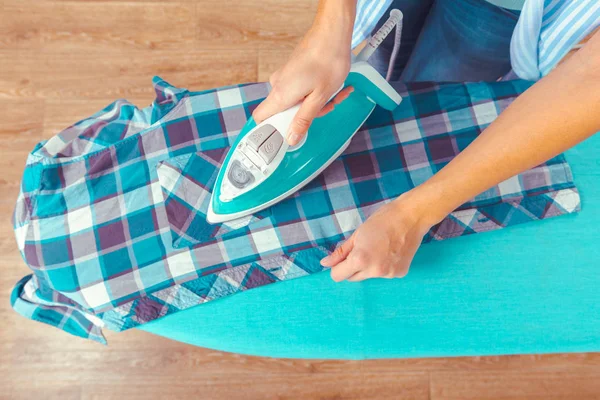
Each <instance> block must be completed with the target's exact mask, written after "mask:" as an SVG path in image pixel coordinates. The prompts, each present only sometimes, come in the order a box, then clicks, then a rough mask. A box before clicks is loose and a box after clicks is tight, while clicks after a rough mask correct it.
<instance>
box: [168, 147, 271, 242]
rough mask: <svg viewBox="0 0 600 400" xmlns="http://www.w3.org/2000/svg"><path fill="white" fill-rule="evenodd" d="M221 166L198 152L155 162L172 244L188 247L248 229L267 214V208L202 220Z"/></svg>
mask: <svg viewBox="0 0 600 400" xmlns="http://www.w3.org/2000/svg"><path fill="white" fill-rule="evenodd" d="M220 167H221V165H220V163H218V162H216V161H215V160H214V159H213V158H211V157H209V156H207V155H205V154H203V153H202V152H198V153H191V154H185V155H182V156H178V157H174V158H169V159H167V160H164V161H162V162H160V163H159V164H158V165H157V175H158V180H159V183H160V186H161V189H162V194H163V199H164V204H165V210H166V213H167V219H168V220H169V225H170V228H171V234H172V238H173V243H172V244H173V247H175V248H181V247H190V246H194V245H197V244H200V243H203V242H207V241H209V240H212V239H216V238H218V237H221V236H224V235H226V234H228V233H231V232H234V231H236V233H238V232H237V231H239V230H241V229H249V226H250V225H251V224H253V223H254V222H258V221H260V220H263V219H265V218H267V217H269V216H270V215H271V211H270V209H266V210H263V211H261V212H258V213H255V214H253V215H249V216H246V217H242V218H239V219H235V220H232V221H228V222H224V223H219V224H210V223H208V221H207V220H206V215H207V213H208V208H209V205H210V198H211V195H212V191H213V186H214V184H215V181H216V180H217V175H218V173H219V169H220Z"/></svg>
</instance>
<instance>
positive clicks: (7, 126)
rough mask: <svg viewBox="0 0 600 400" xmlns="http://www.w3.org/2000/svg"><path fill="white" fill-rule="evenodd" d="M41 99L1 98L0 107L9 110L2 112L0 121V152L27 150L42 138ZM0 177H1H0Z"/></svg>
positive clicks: (43, 104)
mask: <svg viewBox="0 0 600 400" xmlns="http://www.w3.org/2000/svg"><path fill="white" fill-rule="evenodd" d="M44 108H45V101H44V100H43V99H31V100H23V99H11V100H8V99H2V98H0V109H1V110H10V111H9V112H3V113H2V120H1V121H0V152H1V153H4V152H6V151H19V152H29V151H30V150H31V149H32V148H33V146H35V144H36V143H38V142H39V141H40V140H42V131H43V128H44ZM0 179H1V178H0Z"/></svg>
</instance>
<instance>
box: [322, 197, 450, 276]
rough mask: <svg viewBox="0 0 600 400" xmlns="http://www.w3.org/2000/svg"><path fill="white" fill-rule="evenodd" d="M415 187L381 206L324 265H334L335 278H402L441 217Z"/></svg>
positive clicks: (332, 272) (324, 260) (326, 259)
mask: <svg viewBox="0 0 600 400" xmlns="http://www.w3.org/2000/svg"><path fill="white" fill-rule="evenodd" d="M415 190H417V189H414V190H413V191H410V192H407V193H405V194H403V195H402V196H400V197H399V198H398V199H396V200H394V201H393V202H391V203H388V204H386V205H385V206H383V207H381V208H380V209H379V210H377V212H376V213H375V214H373V215H372V216H371V217H370V218H369V219H367V221H366V222H365V223H364V224H362V225H361V226H360V227H359V228H358V229H357V230H356V231H355V232H354V234H352V236H350V238H349V239H348V240H347V241H346V242H344V243H343V244H342V245H341V246H339V247H338V248H337V249H336V250H335V251H334V252H333V253H332V254H331V255H329V256H327V257H325V258H324V259H323V260H321V265H323V266H325V267H331V278H332V279H333V280H334V281H337V282H339V281H343V280H345V279H347V280H348V281H352V282H355V281H362V280H364V279H369V278H401V277H403V276H405V275H406V274H407V273H408V269H409V267H410V263H411V262H412V259H413V257H414V255H415V253H416V251H417V249H418V248H419V246H420V245H421V241H422V239H423V236H424V235H425V234H426V233H427V231H429V229H430V228H431V227H432V226H433V225H435V224H436V223H437V222H439V220H441V218H439V219H434V218H431V217H432V214H433V213H429V212H428V210H427V208H426V207H422V204H423V202H421V201H420V200H418V195H417V194H415V193H414V192H415Z"/></svg>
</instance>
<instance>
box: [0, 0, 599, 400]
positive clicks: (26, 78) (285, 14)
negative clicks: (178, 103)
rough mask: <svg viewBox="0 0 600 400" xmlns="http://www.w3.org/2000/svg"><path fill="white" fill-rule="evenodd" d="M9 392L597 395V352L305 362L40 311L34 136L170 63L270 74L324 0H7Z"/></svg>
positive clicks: (2, 211)
mask: <svg viewBox="0 0 600 400" xmlns="http://www.w3.org/2000/svg"><path fill="white" fill-rule="evenodd" d="M0 7H1V8H0V171H2V174H0V199H1V200H0V221H1V222H0V266H1V267H2V272H1V273H0V293H2V298H1V299H0V300H1V301H0V398H3V399H4V398H5V399H34V398H40V399H53V398H56V399H80V398H81V399H96V398H97V399H111V398H114V399H130V398H131V399H137V398H140V399H142V398H144V399H153V398H157V399H159V398H160V399H162V398H177V399H186V398H202V399H244V400H251V399H261V400H262V399H274V398H276V399H378V400H383V399H435V400H441V399H477V400H481V399H592V398H600V354H573V355H548V356H510V357H474V358H455V359H444V358H440V359H416V360H383V361H366V362H353V361H326V360H322V361H298V360H282V359H266V358H258V357H246V356H240V355H235V354H226V353H221V352H218V351H212V350H207V349H201V348H194V347H192V346H188V345H184V344H180V343H176V342H173V341H170V340H167V339H163V338H160V337H155V336H153V335H151V334H148V333H145V332H140V331H136V330H132V331H128V332H125V333H122V334H118V335H116V334H110V332H109V333H108V335H107V336H108V339H109V342H110V343H111V344H110V346H109V347H103V346H100V345H98V344H95V343H92V342H88V341H84V340H79V339H76V338H73V337H71V336H69V335H67V334H65V333H63V332H60V331H58V330H56V329H53V328H50V327H46V326H44V325H42V324H38V323H34V322H31V321H28V320H26V319H24V318H22V317H20V316H18V315H17V314H16V313H14V312H13V311H12V310H11V309H10V307H9V302H8V294H9V292H10V290H11V288H12V286H13V284H14V283H15V282H16V281H17V280H18V279H19V278H21V277H22V276H24V275H25V274H26V273H27V272H28V271H27V269H26V267H25V265H24V263H23V262H22V260H21V258H20V256H19V254H18V251H17V248H16V244H15V241H14V237H13V234H12V230H11V226H10V213H11V211H12V206H13V203H14V200H15V198H16V195H17V190H18V182H19V179H20V174H21V171H22V168H23V165H24V162H25V158H26V155H27V153H28V151H30V150H31V149H32V148H33V146H34V145H35V143H37V142H38V141H40V140H42V139H44V138H48V137H50V136H51V135H53V134H55V133H56V132H57V131H58V130H60V129H62V128H64V127H66V126H67V125H69V124H71V123H73V122H75V121H77V120H79V119H81V118H83V117H86V116H89V115H90V114H92V113H93V112H95V111H97V110H99V109H100V108H102V107H103V106H105V105H106V104H108V103H110V102H112V101H113V100H115V99H116V98H120V97H124V98H127V99H130V100H132V101H134V102H135V103H136V104H138V105H139V106H146V105H147V104H149V103H150V102H151V101H152V99H153V94H152V87H151V84H150V79H151V78H152V76H153V75H160V76H161V77H163V78H164V79H166V80H167V81H169V82H171V83H172V84H174V85H176V86H182V87H187V88H190V89H193V90H199V89H203V88H211V87H215V86H221V85H227V84H233V83H239V82H249V81H257V80H266V79H267V78H268V76H269V74H270V72H272V71H273V70H274V68H276V66H277V65H279V64H280V63H281V62H283V61H284V59H285V57H286V56H287V55H288V54H289V52H290V51H291V49H292V48H293V46H294V44H295V43H297V41H298V39H299V38H300V36H301V35H302V33H303V32H304V31H305V29H306V28H307V27H308V26H309V24H310V22H311V19H312V16H313V14H314V12H315V9H316V0H243V1H241V0H237V1H234V0H189V1H168V0H156V1H151V0H148V1H137V0H130V1H126V2H125V1H123V2H120V1H85V0H79V1H62V0H53V1H47V0H0Z"/></svg>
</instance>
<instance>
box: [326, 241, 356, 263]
mask: <svg viewBox="0 0 600 400" xmlns="http://www.w3.org/2000/svg"><path fill="white" fill-rule="evenodd" d="M353 247H354V235H352V236H350V238H348V240H346V241H345V242H344V243H342V244H341V245H340V246H338V247H337V248H336V249H335V250H334V251H333V253H331V254H330V255H328V256H327V257H324V258H323V259H322V260H321V265H322V266H324V267H334V266H336V265H337V264H339V263H340V262H342V261H344V260H345V259H346V257H348V254H350V252H351V251H352V248H353Z"/></svg>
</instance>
